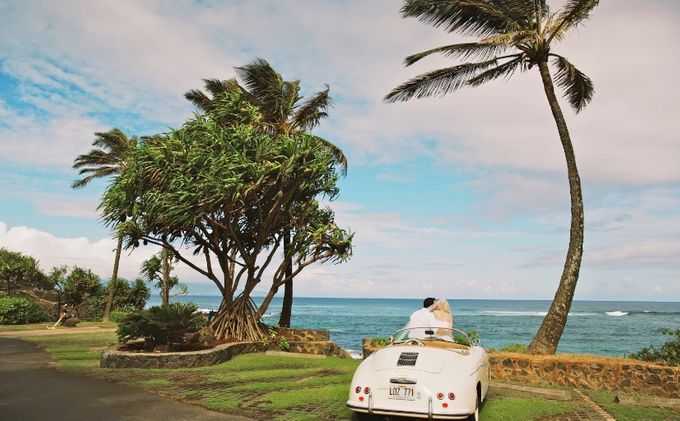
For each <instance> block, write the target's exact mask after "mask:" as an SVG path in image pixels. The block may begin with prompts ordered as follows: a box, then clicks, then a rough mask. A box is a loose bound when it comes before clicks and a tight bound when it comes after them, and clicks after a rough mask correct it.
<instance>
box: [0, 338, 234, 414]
mask: <svg viewBox="0 0 680 421" xmlns="http://www.w3.org/2000/svg"><path fill="white" fill-rule="evenodd" d="M50 361H51V358H50V355H49V354H48V353H47V352H45V351H44V350H42V349H41V348H39V347H38V346H37V345H35V344H33V343H31V342H27V341H23V340H19V339H13V338H6V337H0V419H2V420H50V421H52V420H54V421H57V420H71V421H74V420H96V421H107V420H164V421H169V420H234V421H236V420H239V421H244V420H247V419H246V418H242V417H234V416H229V415H226V414H221V413H219V412H213V411H209V410H207V409H204V408H201V407H198V406H194V405H189V404H186V403H182V402H177V401H174V400H171V399H168V398H163V397H161V396H157V395H154V394H152V393H148V392H145V391H142V390H139V389H135V388H132V387H128V386H125V385H120V384H113V383H108V382H106V381H104V380H100V379H94V378H90V377H85V376H80V375H77V374H73V373H69V372H65V371H61V370H58V369H55V368H54V367H51V365H50Z"/></svg>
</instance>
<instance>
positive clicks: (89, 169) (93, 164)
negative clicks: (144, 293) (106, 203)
mask: <svg viewBox="0 0 680 421" xmlns="http://www.w3.org/2000/svg"><path fill="white" fill-rule="evenodd" d="M95 136H96V139H95V140H94V142H93V143H92V145H93V146H95V148H94V149H92V150H90V152H88V153H87V154H84V155H79V156H78V157H77V158H76V159H75V161H74V163H73V168H75V169H78V170H80V175H85V177H83V178H81V179H78V180H76V181H74V182H73V185H72V187H73V188H81V187H84V186H86V185H88V184H89V183H90V182H91V181H92V180H94V179H98V178H109V177H117V176H120V174H121V173H122V172H123V170H124V169H125V166H126V164H127V160H128V156H129V154H130V152H131V151H132V150H133V149H134V148H135V146H136V145H137V137H136V136H132V137H130V138H128V137H127V136H126V135H125V133H123V132H122V131H120V130H119V129H113V130H110V131H108V132H103V133H99V132H98V133H95ZM122 248H123V240H122V238H120V237H118V243H117V244H116V252H115V258H114V261H113V273H112V274H111V282H110V283H109V295H108V299H107V300H106V305H105V307H104V315H103V316H102V320H103V321H105V322H108V321H109V314H110V313H111V307H112V306H113V296H114V294H115V293H116V281H117V279H118V267H119V264H120V252H121V250H122Z"/></svg>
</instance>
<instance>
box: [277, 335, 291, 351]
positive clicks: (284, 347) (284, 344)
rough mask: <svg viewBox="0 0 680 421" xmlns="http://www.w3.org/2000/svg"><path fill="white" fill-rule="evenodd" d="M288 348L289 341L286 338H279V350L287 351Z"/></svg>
mask: <svg viewBox="0 0 680 421" xmlns="http://www.w3.org/2000/svg"><path fill="white" fill-rule="evenodd" d="M289 349H290V343H289V342H288V339H286V338H280V339H279V350H281V351H288V350H289Z"/></svg>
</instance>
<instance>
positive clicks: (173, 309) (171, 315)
mask: <svg viewBox="0 0 680 421" xmlns="http://www.w3.org/2000/svg"><path fill="white" fill-rule="evenodd" d="M204 325H205V318H204V317H203V316H202V315H201V314H199V313H196V306H195V305H194V304H183V303H172V304H163V305H162V306H156V307H151V308H149V309H147V310H144V311H136V312H134V313H130V314H128V315H126V316H125V317H124V318H123V319H122V320H121V321H120V323H119V324H118V331H117V334H118V340H119V341H120V342H122V343H128V342H130V341H132V340H135V339H140V338H141V339H144V349H145V350H147V351H151V350H161V351H163V350H168V351H169V350H173V349H177V348H181V345H182V344H184V338H185V334H186V333H190V332H196V331H198V330H199V329H200V328H201V327H203V326H204Z"/></svg>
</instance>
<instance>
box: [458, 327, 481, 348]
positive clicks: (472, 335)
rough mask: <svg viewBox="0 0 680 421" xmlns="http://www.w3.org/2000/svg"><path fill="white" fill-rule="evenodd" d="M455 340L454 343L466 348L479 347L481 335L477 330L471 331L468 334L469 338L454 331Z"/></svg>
mask: <svg viewBox="0 0 680 421" xmlns="http://www.w3.org/2000/svg"><path fill="white" fill-rule="evenodd" d="M453 340H454V342H456V343H458V344H461V345H466V346H472V345H477V344H479V333H478V332H477V331H476V330H471V331H469V332H467V336H465V335H463V334H462V333H459V332H455V331H454V332H453Z"/></svg>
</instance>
